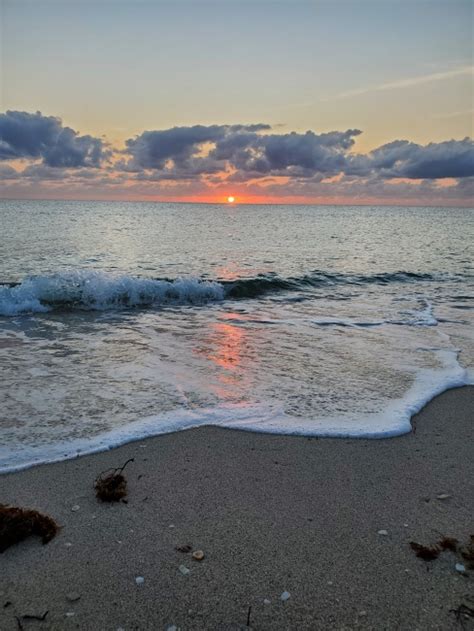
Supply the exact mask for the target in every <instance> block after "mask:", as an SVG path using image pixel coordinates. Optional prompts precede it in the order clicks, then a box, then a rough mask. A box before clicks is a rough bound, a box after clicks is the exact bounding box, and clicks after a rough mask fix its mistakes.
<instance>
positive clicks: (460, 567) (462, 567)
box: [454, 563, 466, 574]
mask: <svg viewBox="0 0 474 631" xmlns="http://www.w3.org/2000/svg"><path fill="white" fill-rule="evenodd" d="M454 567H455V569H456V572H459V573H460V574H465V573H466V566H465V565H463V564H462V563H456V565H455V566H454Z"/></svg>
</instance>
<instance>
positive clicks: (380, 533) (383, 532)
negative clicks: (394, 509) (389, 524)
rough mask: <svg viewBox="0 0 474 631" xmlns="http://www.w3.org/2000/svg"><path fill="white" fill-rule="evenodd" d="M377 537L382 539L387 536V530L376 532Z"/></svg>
mask: <svg viewBox="0 0 474 631" xmlns="http://www.w3.org/2000/svg"><path fill="white" fill-rule="evenodd" d="M377 534H378V535H381V536H382V537H387V536H388V531H387V530H379V531H378V532H377Z"/></svg>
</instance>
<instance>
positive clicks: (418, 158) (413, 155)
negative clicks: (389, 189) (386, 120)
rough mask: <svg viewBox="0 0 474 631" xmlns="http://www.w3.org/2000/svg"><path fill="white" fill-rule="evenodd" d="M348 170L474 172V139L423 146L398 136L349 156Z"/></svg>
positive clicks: (418, 174)
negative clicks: (386, 142) (399, 138)
mask: <svg viewBox="0 0 474 631" xmlns="http://www.w3.org/2000/svg"><path fill="white" fill-rule="evenodd" d="M348 162H349V164H348V167H347V168H346V169H345V173H347V174H351V175H360V176H366V175H369V174H377V175H379V177H382V178H409V179H428V180H432V179H444V178H465V177H470V176H474V143H473V142H472V140H471V139H470V138H464V140H448V141H446V142H439V143H434V142H432V143H430V144H428V145H425V146H422V145H418V144H416V143H413V142H409V141H408V140H395V141H394V142H391V143H388V144H386V145H382V146H381V147H379V148H378V149H374V151H371V152H370V153H369V154H367V155H356V156H353V157H352V158H350V159H349V161H348Z"/></svg>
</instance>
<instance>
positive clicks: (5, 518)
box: [0, 504, 59, 553]
mask: <svg viewBox="0 0 474 631" xmlns="http://www.w3.org/2000/svg"><path fill="white" fill-rule="evenodd" d="M58 530H59V526H58V524H57V523H56V522H55V521H54V519H52V517H49V516H48V515H43V514H42V513H39V512H38V511H36V510H29V509H24V508H18V507H17V506H8V505H6V504H0V553H2V552H5V550H6V549H7V548H9V547H10V546H12V545H14V544H15V543H19V542H20V541H23V539H26V538H27V537H30V536H32V535H35V536H38V537H41V540H42V542H43V544H45V543H49V542H50V541H51V539H53V538H54V537H55V536H56V534H57V533H58Z"/></svg>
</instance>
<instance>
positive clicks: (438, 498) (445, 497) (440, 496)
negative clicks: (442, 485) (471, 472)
mask: <svg viewBox="0 0 474 631" xmlns="http://www.w3.org/2000/svg"><path fill="white" fill-rule="evenodd" d="M450 497H451V495H448V494H447V493H440V495H437V496H436V499H437V500H447V499H449V498H450Z"/></svg>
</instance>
